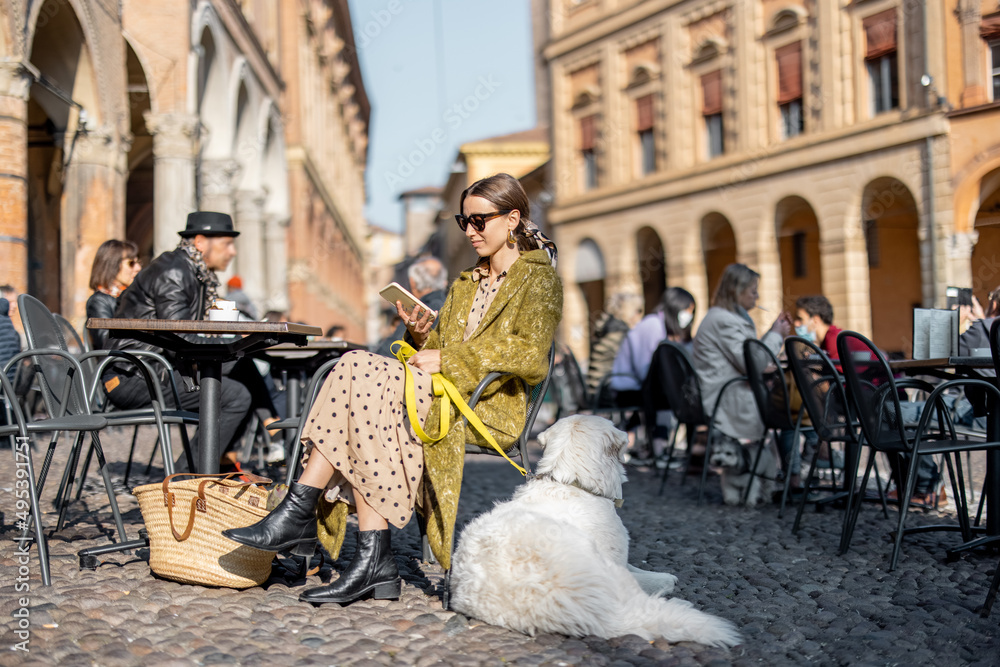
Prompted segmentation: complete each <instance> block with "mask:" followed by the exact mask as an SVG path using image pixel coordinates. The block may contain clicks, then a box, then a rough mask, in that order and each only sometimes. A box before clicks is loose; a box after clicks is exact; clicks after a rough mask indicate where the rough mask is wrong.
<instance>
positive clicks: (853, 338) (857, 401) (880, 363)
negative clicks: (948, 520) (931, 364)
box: [837, 331, 1000, 571]
mask: <svg viewBox="0 0 1000 667" xmlns="http://www.w3.org/2000/svg"><path fill="white" fill-rule="evenodd" d="M837 351H838V352H839V354H840V362H841V365H842V367H843V369H844V377H845V379H846V381H847V394H848V397H849V398H850V399H851V404H852V405H853V407H854V409H855V414H856V415H857V416H858V419H859V421H860V423H861V430H862V433H863V434H864V437H865V441H866V442H867V443H869V444H870V446H871V447H872V448H874V449H875V450H877V451H880V452H884V453H885V454H886V455H887V456H894V457H897V460H898V465H897V469H898V470H900V471H901V472H902V471H903V470H905V471H906V472H905V476H904V477H903V479H902V480H896V481H897V488H899V487H902V492H901V493H899V494H898V495H899V525H898V527H897V529H896V534H895V543H894V545H893V549H892V556H891V557H890V560H889V570H890V571H891V570H894V569H895V568H896V563H897V561H898V560H899V552H900V548H901V546H902V542H903V536H904V535H905V534H906V533H918V532H920V533H923V532H929V531H934V530H948V531H960V532H961V533H962V537H963V542H968V541H969V540H970V539H971V538H972V533H973V528H972V526H971V525H970V522H969V514H968V510H969V508H968V503H967V501H966V496H965V479H964V474H963V471H962V460H961V458H960V457H959V456H956V455H955V454H957V453H958V452H963V451H966V450H988V449H993V448H997V447H1000V442H975V441H969V440H959V439H958V437H957V435H956V433H955V428H954V425H953V424H952V421H951V418H950V415H949V413H948V409H947V407H946V406H945V404H944V401H943V400H942V395H943V393H944V392H946V391H948V390H949V389H951V388H952V387H961V388H966V387H978V388H981V389H982V390H983V391H985V392H986V393H987V396H988V399H989V400H994V401H1000V390H998V389H997V387H996V386H994V385H993V384H991V383H989V382H986V381H983V380H975V379H961V380H951V381H949V382H944V383H941V384H939V385H937V386H936V387H933V386H931V385H929V384H928V383H926V382H923V381H921V380H915V379H904V380H896V379H895V378H894V377H893V375H892V371H891V370H890V369H889V362H888V361H887V360H886V358H885V355H883V354H882V352H881V351H880V350H879V349H878V348H876V347H875V345H874V344H873V343H872V342H871V341H870V340H868V339H867V338H865V337H864V336H862V335H861V334H859V333H856V332H854V331H842V332H841V333H840V335H839V336H837ZM900 389H917V390H919V391H922V392H928V393H929V396H928V397H927V401H926V403H925V404H924V409H923V412H922V414H921V416H920V422H919V423H918V424H917V425H916V426H915V427H914V426H913V425H911V424H906V423H904V421H903V418H902V409H901V407H900V402H899V391H900ZM932 419H933V420H935V421H936V424H935V425H934V426H933V427H932V424H931V421H932ZM936 454H941V455H943V458H944V461H945V463H946V464H947V467H948V477H949V479H950V481H951V488H952V492H953V493H954V494H955V495H954V497H955V504H956V506H957V509H958V525H957V526H956V525H954V524H941V525H928V526H919V527H917V528H909V529H907V528H905V524H906V515H907V512H908V510H909V506H910V496H911V495H913V490H914V488H915V486H916V481H917V465H918V464H919V462H920V459H921V458H922V457H924V456H932V455H936ZM906 459H908V461H906ZM874 460H875V459H874V457H869V459H868V465H867V466H866V467H865V476H864V479H863V480H862V483H861V489H862V490H863V489H864V488H865V486H866V485H867V482H868V476H869V474H870V473H871V469H872V465H873V463H874ZM859 507H860V502H859V503H857V504H855V505H854V507H853V514H852V515H851V516H850V517H848V520H849V525H848V527H847V532H846V535H845V540H844V545H843V549H845V550H846V548H848V547H849V546H850V540H851V534H852V533H853V529H854V523H855V521H856V520H857V514H858V508H859Z"/></svg>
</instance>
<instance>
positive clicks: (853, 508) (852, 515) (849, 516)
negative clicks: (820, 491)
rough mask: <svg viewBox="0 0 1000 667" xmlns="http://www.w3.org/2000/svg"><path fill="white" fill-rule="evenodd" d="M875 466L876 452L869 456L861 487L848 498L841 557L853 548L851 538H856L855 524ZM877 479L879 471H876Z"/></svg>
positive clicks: (841, 542)
mask: <svg viewBox="0 0 1000 667" xmlns="http://www.w3.org/2000/svg"><path fill="white" fill-rule="evenodd" d="M874 466H875V452H874V451H872V452H870V453H869V455H868V463H867V464H865V474H864V476H863V477H862V478H861V487H860V488H859V489H858V491H857V492H856V493H852V494H850V495H848V496H847V511H846V512H845V513H844V525H843V527H842V528H841V531H840V550H839V551H838V553H839V555H841V556H842V555H844V554H845V553H847V550H848V549H850V548H851V538H853V537H854V524H855V523H856V522H857V520H858V514H860V512H861V501H862V500H863V499H864V493H865V489H867V488H868V478H869V477H870V476H871V472H872V468H873V467H874ZM875 475H876V479H877V478H878V470H876V471H875Z"/></svg>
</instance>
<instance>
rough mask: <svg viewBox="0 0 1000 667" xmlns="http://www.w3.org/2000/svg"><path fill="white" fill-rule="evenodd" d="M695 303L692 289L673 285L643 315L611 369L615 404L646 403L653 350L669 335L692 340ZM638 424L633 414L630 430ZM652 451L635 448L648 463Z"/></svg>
mask: <svg viewBox="0 0 1000 667" xmlns="http://www.w3.org/2000/svg"><path fill="white" fill-rule="evenodd" d="M694 307H695V304H694V297H693V296H691V293H690V292H688V291H687V290H685V289H682V288H680V287H671V288H669V289H667V290H666V291H665V292H664V293H663V299H662V300H661V301H660V304H659V305H658V306H657V307H656V310H654V311H653V312H652V313H650V314H649V315H646V317H644V318H642V320H641V321H640V322H639V324H637V325H635V327H633V328H632V330H631V331H629V332H628V334H626V336H625V340H624V341H623V342H622V345H621V347H620V348H619V349H618V354H617V356H615V363H614V366H612V369H611V381H610V386H611V389H612V390H614V392H615V404H616V405H617V406H618V407H633V406H642V405H644V404H645V401H644V399H643V392H642V383H643V382H644V381H645V380H646V376H647V375H648V374H649V365H650V363H652V361H653V353H654V352H656V348H657V346H658V345H659V344H660V343H661V342H663V341H664V340H666V339H667V338H669V339H670V340H673V341H676V342H680V343H687V342H689V341H690V340H691V322H692V321H693V320H694ZM637 425H638V416H637V415H636V414H633V415H632V419H631V420H630V421H629V423H628V425H627V430H631V429H632V428H634V427H635V426H637ZM649 426H652V425H649ZM647 440H651V438H647ZM646 444H647V445H650V444H651V443H650V442H647V443H646ZM652 454H653V453H652V452H651V451H638V452H635V454H634V456H633V459H634V460H635V461H636V462H640V463H645V462H648V461H649V459H651V458H652Z"/></svg>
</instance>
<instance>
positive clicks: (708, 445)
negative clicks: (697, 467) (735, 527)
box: [698, 415, 714, 505]
mask: <svg viewBox="0 0 1000 667" xmlns="http://www.w3.org/2000/svg"><path fill="white" fill-rule="evenodd" d="M713 418H714V415H713ZM712 435H713V431H712V425H711V424H709V426H708V437H707V438H706V439H705V463H704V464H703V465H702V468H701V486H699V487H698V504H699V505H701V504H702V503H703V502H704V501H705V486H706V485H707V484H708V462H709V461H710V460H711V458H712Z"/></svg>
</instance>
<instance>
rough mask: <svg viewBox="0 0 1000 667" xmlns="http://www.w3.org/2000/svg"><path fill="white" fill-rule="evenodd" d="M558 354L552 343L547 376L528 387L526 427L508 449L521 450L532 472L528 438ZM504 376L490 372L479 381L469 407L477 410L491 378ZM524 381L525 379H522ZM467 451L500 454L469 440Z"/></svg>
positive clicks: (524, 465) (508, 451) (463, 420)
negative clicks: (529, 461)
mask: <svg viewBox="0 0 1000 667" xmlns="http://www.w3.org/2000/svg"><path fill="white" fill-rule="evenodd" d="M555 356H556V344H555V342H553V343H552V347H550V348H549V370H548V372H547V373H546V374H545V378H544V379H543V380H542V381H541V382H539V383H538V384H536V385H535V386H533V387H527V389H528V405H527V409H526V410H525V414H524V428H522V429H521V434H520V435H519V436H518V438H517V440H515V441H514V443H513V444H512V445H511V446H510V447H509V448H508V449H507V453H508V454H509V453H511V452H512V451H514V450H515V449H518V450H520V453H521V465H522V466H523V467H524V468H525V469H528V471H529V472H530V466H529V464H528V440H530V439H531V429H532V427H533V426H534V425H535V417H537V416H538V409H539V408H541V407H542V402H543V401H544V400H545V394H546V392H547V391H548V389H549V383H550V382H551V381H552V366H553V364H554V362H555ZM499 377H502V374H498V373H490V374H489V375H487V376H486V378H485V379H484V380H483V381H482V382H480V383H479V386H478V387H476V391H474V392H473V394H472V396H471V397H470V398H469V407H471V408H472V409H473V410H475V409H476V408H475V406H476V404H477V403H478V401H479V396H480V394H481V392H482V390H484V389H485V388H486V387H487V386H488V385H489V383H490V382H491V378H499ZM521 382H523V380H521ZM462 423H463V424H466V423H467V420H466V419H465V417H463V418H462ZM465 451H466V453H467V454H490V455H494V456H499V454H498V453H497V452H496V450H494V449H493V448H492V447H482V446H480V445H477V444H475V443H469V442H467V443H466V444H465Z"/></svg>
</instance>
